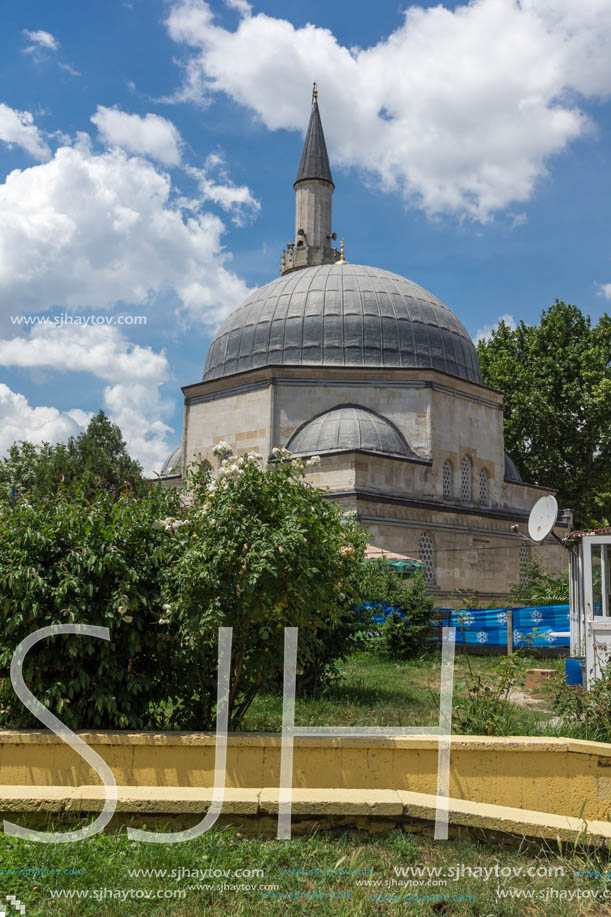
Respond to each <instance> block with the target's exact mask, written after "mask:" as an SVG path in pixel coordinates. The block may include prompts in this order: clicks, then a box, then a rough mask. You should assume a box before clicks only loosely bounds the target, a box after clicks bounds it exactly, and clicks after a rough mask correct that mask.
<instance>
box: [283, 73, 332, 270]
mask: <svg viewBox="0 0 611 917" xmlns="http://www.w3.org/2000/svg"><path fill="white" fill-rule="evenodd" d="M293 188H294V189H295V197H296V200H295V205H296V206H295V241H294V242H289V243H288V244H287V247H286V248H285V250H284V251H283V253H282V261H281V273H282V274H288V273H289V272H290V271H296V270H298V269H299V268H302V267H311V266H312V265H314V264H334V263H335V262H336V261H337V260H338V259H339V252H338V251H336V250H335V249H334V248H333V247H332V241H333V240H334V239H335V238H336V236H335V233H332V231H331V196H332V194H333V190H334V188H335V185H334V184H333V179H332V177H331V166H330V165H329V156H328V154H327V145H326V144H325V135H324V133H323V129H322V123H321V120H320V112H319V111H318V89H317V87H316V83H314V90H313V92H312V113H311V115H310V123H309V125H308V132H307V134H306V138H305V143H304V145H303V153H302V154H301V162H300V163H299V171H298V172H297V178H296V179H295V184H294V185H293Z"/></svg>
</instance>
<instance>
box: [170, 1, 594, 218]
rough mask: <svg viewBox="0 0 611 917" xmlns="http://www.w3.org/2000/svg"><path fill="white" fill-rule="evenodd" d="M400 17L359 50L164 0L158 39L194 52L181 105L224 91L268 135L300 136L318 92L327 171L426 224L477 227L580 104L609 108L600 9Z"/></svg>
mask: <svg viewBox="0 0 611 917" xmlns="http://www.w3.org/2000/svg"><path fill="white" fill-rule="evenodd" d="M232 5H233V6H234V7H237V6H239V5H240V4H238V3H237V2H234V3H233V4H232ZM404 15H405V18H404V22H403V23H402V25H401V26H400V27H399V28H397V29H396V31H394V32H393V33H392V34H390V35H388V36H387V37H385V38H383V39H382V40H380V41H379V42H378V44H376V45H373V46H371V47H369V48H365V49H361V48H347V47H344V46H342V45H340V44H339V42H338V41H337V39H336V38H335V36H334V35H333V34H332V32H330V31H329V30H328V29H324V28H321V27H317V26H315V25H311V24H308V25H305V26H303V27H301V28H296V27H294V26H293V25H292V23H290V22H289V21H287V20H285V19H279V18H274V17H271V16H267V15H265V14H258V15H254V16H252V15H251V16H247V15H244V17H243V18H241V20H240V22H239V24H238V25H237V27H236V29H235V30H233V31H232V30H230V29H225V28H222V27H221V26H219V25H217V24H216V23H215V21H214V17H213V13H212V11H211V9H210V7H209V5H208V4H207V3H205V2H204V0H175V2H174V4H173V6H172V8H171V11H170V14H169V16H168V19H167V27H168V30H169V33H170V35H171V37H172V38H173V39H174V40H175V41H177V42H181V43H184V44H186V45H189V46H190V47H191V48H193V49H194V50H193V52H192V53H191V54H190V55H189V57H188V59H187V61H186V63H185V76H184V82H183V87H182V90H181V92H180V97H181V98H183V99H188V98H190V99H193V100H196V101H199V102H205V101H206V99H207V98H208V97H209V96H210V94H211V93H213V92H219V91H220V92H225V93H227V94H228V95H230V96H231V97H232V98H233V99H234V100H236V101H237V102H239V103H241V104H242V105H245V106H247V107H249V108H251V109H253V110H254V111H255V112H256V113H257V115H258V116H259V117H260V118H261V119H262V121H263V122H264V123H265V125H266V126H267V127H268V128H269V129H270V130H277V129H281V128H284V129H303V127H304V124H305V121H306V119H307V111H308V102H309V98H308V96H309V91H310V90H309V87H310V86H311V84H312V81H313V80H317V81H318V83H319V86H320V92H321V95H320V99H321V109H322V114H323V118H324V124H325V131H326V134H327V139H328V141H329V144H330V147H331V152H332V155H333V159H334V162H335V163H336V164H339V165H345V166H354V167H357V168H359V169H363V170H365V172H366V173H369V174H370V175H373V176H374V177H376V178H377V180H378V182H379V183H380V185H381V186H382V187H383V188H385V189H386V190H388V191H393V192H400V193H402V194H403V196H404V198H405V199H406V200H407V201H409V202H411V203H415V204H417V205H418V206H420V207H422V208H423V209H424V210H425V211H426V212H427V213H428V214H430V215H433V214H441V213H453V214H457V215H459V216H465V215H467V216H469V217H471V218H474V219H478V220H482V221H485V220H487V219H490V218H491V216H492V215H493V214H494V213H495V212H496V211H500V210H503V209H504V208H506V207H508V206H510V205H512V204H515V203H516V202H524V201H527V200H528V199H529V198H530V196H531V195H532V192H533V188H534V186H535V183H536V182H537V180H538V179H539V178H540V177H541V176H543V175H545V172H546V163H547V161H548V160H549V158H550V157H551V156H552V155H554V154H557V153H559V152H561V151H562V150H563V149H565V147H566V146H567V144H569V143H570V142H571V141H572V140H574V139H575V138H576V137H578V136H580V135H582V134H583V133H584V131H586V130H587V129H588V127H589V122H588V119H587V118H586V116H585V115H584V114H583V112H581V111H580V110H579V107H578V101H577V98H578V95H579V94H581V95H583V96H586V97H608V96H609V93H610V91H611V55H609V54H608V47H609V43H610V41H611V3H609V0H589V2H588V3H587V4H576V3H575V2H574V0H522V2H520V3H517V2H515V0H473V2H471V3H469V4H468V5H459V6H457V7H456V8H455V9H452V10H450V9H446V8H444V7H443V6H441V5H437V6H432V7H415V6H413V7H410V8H409V9H408V10H407V11H406V12H405V14H404Z"/></svg>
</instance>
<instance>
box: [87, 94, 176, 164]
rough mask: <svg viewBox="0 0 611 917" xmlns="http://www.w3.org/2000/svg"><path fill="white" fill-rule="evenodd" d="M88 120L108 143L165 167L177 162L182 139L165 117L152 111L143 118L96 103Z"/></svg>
mask: <svg viewBox="0 0 611 917" xmlns="http://www.w3.org/2000/svg"><path fill="white" fill-rule="evenodd" d="M91 120H92V121H93V123H94V124H95V126H96V127H97V129H98V130H99V132H100V136H101V138H102V140H103V141H104V143H105V144H106V145H107V146H120V147H122V148H123V149H124V150H127V151H128V152H129V153H139V154H141V155H143V156H150V157H152V158H153V159H157V160H158V161H159V162H161V163H163V165H165V166H177V165H179V164H180V160H181V155H180V147H181V146H182V139H181V136H180V133H179V132H178V130H177V129H176V127H175V126H174V125H173V124H172V122H171V121H168V120H167V119H166V118H162V117H160V116H159V115H154V114H151V113H149V114H147V115H145V117H144V118H142V117H140V115H128V114H127V112H124V111H120V110H119V109H118V108H105V107H104V106H103V105H98V109H97V111H96V113H95V115H93V116H92V118H91Z"/></svg>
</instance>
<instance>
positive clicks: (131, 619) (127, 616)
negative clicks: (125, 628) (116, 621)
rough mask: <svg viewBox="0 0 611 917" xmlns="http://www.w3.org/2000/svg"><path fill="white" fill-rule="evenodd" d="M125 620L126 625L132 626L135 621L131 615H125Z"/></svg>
mask: <svg viewBox="0 0 611 917" xmlns="http://www.w3.org/2000/svg"><path fill="white" fill-rule="evenodd" d="M123 620H124V621H125V623H126V624H131V623H132V621H133V620H134V619H133V618H132V617H130V616H129V615H125V617H124V618H123Z"/></svg>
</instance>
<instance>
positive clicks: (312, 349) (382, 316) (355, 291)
mask: <svg viewBox="0 0 611 917" xmlns="http://www.w3.org/2000/svg"><path fill="white" fill-rule="evenodd" d="M280 365H282V366H351V367H371V366H373V367H383V368H387V367H397V368H407V369H437V370H440V371H441V372H444V373H449V374H450V375H452V376H459V377H460V378H462V379H467V380H468V381H470V382H476V383H479V384H481V381H482V376H481V372H480V368H479V361H478V359H477V352H476V350H475V347H474V345H473V341H472V340H471V338H470V337H469V335H468V334H467V332H466V330H465V328H464V326H463V325H462V324H461V323H460V322H459V320H458V319H457V318H456V316H455V315H454V313H453V312H452V311H451V310H450V309H448V307H447V306H444V304H443V303H442V302H440V300H439V299H437V298H436V297H435V296H433V294H432V293H429V292H427V290H425V289H423V287H420V286H418V285H417V284H415V283H412V281H411V280H407V279H406V278H405V277H401V276H400V275H399V274H393V273H392V272H391V271H384V270H382V269H380V268H376V267H364V266H363V265H359V264H347V263H346V264H323V265H319V266H317V267H306V268H302V269H301V270H298V271H293V272H292V273H290V274H285V275H284V276H283V277H278V278H277V279H276V280H272V282H271V283H268V284H267V285H266V286H264V287H261V288H260V289H258V290H255V292H254V293H251V295H250V296H249V297H248V299H246V300H245V302H244V303H243V304H242V305H241V306H240V307H239V308H238V309H236V310H235V312H232V313H231V315H230V316H229V317H228V318H227V319H226V320H225V322H224V323H223V325H222V326H221V328H220V329H219V331H218V333H217V335H216V337H215V338H214V340H213V341H212V344H211V345H210V350H209V351H208V358H207V360H206V368H205V370H204V376H203V378H204V381H208V380H210V379H219V378H221V377H223V376H230V375H232V374H233V373H240V372H245V371H246V370H249V369H255V368H256V367H259V366H280Z"/></svg>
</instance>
